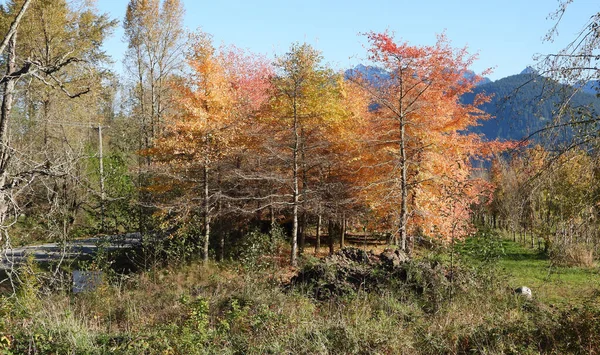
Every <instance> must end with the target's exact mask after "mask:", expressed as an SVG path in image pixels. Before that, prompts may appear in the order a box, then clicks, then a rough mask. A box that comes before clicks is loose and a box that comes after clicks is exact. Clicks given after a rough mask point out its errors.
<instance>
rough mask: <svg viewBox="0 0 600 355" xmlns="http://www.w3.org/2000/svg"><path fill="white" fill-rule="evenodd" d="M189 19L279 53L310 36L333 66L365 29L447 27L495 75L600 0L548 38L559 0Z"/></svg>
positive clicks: (586, 3)
mask: <svg viewBox="0 0 600 355" xmlns="http://www.w3.org/2000/svg"><path fill="white" fill-rule="evenodd" d="M183 3H184V7H185V9H186V15H185V26H186V27H187V28H188V29H189V30H196V29H197V28H199V27H200V28H202V30H203V31H205V32H208V33H210V34H212V35H213V36H214V39H215V42H216V43H217V44H220V43H227V44H235V45H236V46H238V47H241V48H248V49H250V50H252V51H254V52H258V53H263V54H267V55H269V56H273V55H275V54H283V53H285V52H286V50H287V48H289V46H290V44H291V43H293V42H297V41H298V42H308V43H310V44H312V45H313V46H314V47H316V48H317V49H319V50H321V51H322V52H323V56H324V57H325V60H326V61H327V62H328V63H329V64H330V65H331V66H332V67H334V68H338V69H344V68H348V67H352V66H354V65H356V64H357V63H359V62H361V59H362V58H364V57H365V49H364V48H363V45H364V44H365V40H364V38H363V37H361V36H358V33H360V32H367V31H371V30H373V31H384V30H386V29H389V30H391V31H394V32H395V34H396V38H397V39H402V40H406V41H408V42H409V43H411V44H414V45H425V44H433V43H434V42H435V39H436V37H435V36H436V34H437V33H440V32H442V31H446V34H447V36H448V38H449V39H450V40H451V41H452V43H453V45H454V46H456V47H462V46H465V45H467V46H468V47H469V49H470V50H471V52H479V60H478V61H477V63H476V64H475V65H474V66H473V70H475V71H476V72H481V71H483V70H485V69H486V68H490V67H491V68H494V71H493V73H492V74H491V75H489V77H490V78H491V79H493V80H495V79H499V78H502V77H505V76H508V75H512V74H517V73H519V72H520V71H521V70H523V69H524V68H525V67H526V66H527V65H529V64H533V63H534V62H533V60H532V57H533V55H534V54H536V53H550V52H554V51H556V50H557V49H558V48H561V47H563V46H564V45H565V44H566V43H568V40H569V39H572V38H573V37H574V35H575V33H576V32H577V31H579V30H581V28H582V26H583V25H584V23H585V22H586V20H587V19H588V18H589V16H591V15H592V14H594V13H596V12H598V11H600V2H599V1H598V0H575V1H574V3H573V4H571V6H570V7H569V11H568V12H567V14H566V16H565V17H564V19H563V23H562V25H561V27H560V36H559V38H558V40H557V41H555V42H554V43H543V42H542V39H543V37H544V35H545V34H546V32H547V30H548V29H549V28H550V27H551V26H552V24H553V22H552V21H551V20H549V19H547V17H548V15H549V14H550V13H551V12H552V11H554V10H555V9H556V7H557V5H558V1H557V0H503V1H497V0H493V1H492V0H445V1H442V0H410V1H406V0H396V1H393V0H368V1H354V0H346V1H338V0H333V1H325V0H322V1H318V0H294V1H288V0H279V1H276V0H269V1H267V0H255V1H252V0H246V1H244V0H230V1H222V0H212V1H200V0H183ZM126 6H127V0H97V7H98V8H99V10H100V11H101V12H106V13H108V14H109V15H110V16H111V17H112V18H116V19H119V20H122V19H123V16H124V13H125V8H126ZM122 37H123V32H122V30H121V29H119V30H117V31H116V32H115V34H114V36H113V37H112V38H111V39H110V40H109V41H108V42H107V43H106V45H105V48H106V50H107V51H108V52H109V53H110V54H111V55H112V56H113V57H114V60H115V61H116V63H115V65H116V66H117V69H118V71H121V70H120V66H121V61H122V56H123V52H124V51H125V48H126V44H125V43H123V42H122Z"/></svg>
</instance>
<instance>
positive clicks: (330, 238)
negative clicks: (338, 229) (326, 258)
mask: <svg viewBox="0 0 600 355" xmlns="http://www.w3.org/2000/svg"><path fill="white" fill-rule="evenodd" d="M334 229H335V228H334V226H333V220H331V219H330V220H329V224H328V226H327V234H328V235H327V237H328V238H327V239H328V242H329V255H333V252H334V251H335V250H334V246H333V236H334V235H335V230H334Z"/></svg>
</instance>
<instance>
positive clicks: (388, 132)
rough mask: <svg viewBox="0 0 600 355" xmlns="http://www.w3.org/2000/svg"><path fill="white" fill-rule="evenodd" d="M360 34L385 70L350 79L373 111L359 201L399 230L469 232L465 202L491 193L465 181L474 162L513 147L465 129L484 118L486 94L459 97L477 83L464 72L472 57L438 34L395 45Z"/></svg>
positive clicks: (481, 185)
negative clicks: (466, 99)
mask: <svg viewBox="0 0 600 355" xmlns="http://www.w3.org/2000/svg"><path fill="white" fill-rule="evenodd" d="M366 37H367V39H368V41H369V43H370V48H369V50H368V53H369V59H370V60H371V61H373V62H375V63H376V64H377V65H378V66H380V67H382V68H384V69H385V73H384V74H380V75H379V77H377V78H376V80H375V82H368V81H366V80H364V79H362V80H361V79H358V80H357V79H354V81H355V82H356V83H357V84H358V85H360V86H362V87H363V88H364V89H365V91H367V92H369V94H370V96H371V100H372V106H373V108H374V109H373V111H374V112H373V115H371V116H370V118H369V120H368V125H369V130H368V132H366V133H365V134H364V135H363V141H364V142H365V149H364V151H365V154H363V156H362V157H361V161H360V163H361V164H362V166H361V167H360V169H361V170H362V171H363V180H364V182H365V184H364V189H363V192H364V194H365V198H366V199H367V200H368V201H371V202H370V204H371V206H372V207H373V208H375V209H377V210H380V211H382V212H383V214H384V215H389V214H395V218H396V220H398V221H399V222H398V223H399V230H401V234H402V233H408V234H409V235H411V234H414V233H417V232H421V233H424V234H426V235H429V236H437V237H441V238H443V239H449V238H451V237H460V236H463V235H465V234H467V233H469V232H470V231H471V228H470V225H469V220H470V218H469V214H470V206H471V204H473V203H475V202H477V201H478V200H479V196H480V195H482V194H488V195H489V193H490V192H489V191H490V186H489V185H488V184H487V183H485V182H484V181H483V180H477V179H472V178H471V175H472V172H473V168H472V160H473V159H484V158H486V157H487V156H489V155H490V154H491V153H494V152H498V151H501V150H503V149H506V148H509V147H511V146H512V143H502V142H485V141H483V140H482V138H481V137H480V136H478V135H476V134H469V133H466V132H467V130H468V129H469V128H470V127H472V126H476V125H477V124H478V121H480V120H485V119H489V115H487V114H485V113H484V112H483V111H482V110H480V109H479V108H478V107H477V105H480V104H482V103H485V102H487V101H488V100H489V97H487V96H485V95H478V96H477V97H476V99H475V100H474V102H473V104H464V103H462V102H461V96H462V95H463V94H465V93H468V92H471V90H472V89H473V88H474V87H475V85H476V84H477V82H478V81H479V80H481V78H480V77H479V76H477V75H473V74H472V73H471V72H470V71H469V67H470V66H471V65H472V63H473V61H474V60H475V59H476V56H472V55H469V53H468V51H467V49H466V48H460V49H455V48H453V47H451V45H450V42H449V41H448V39H447V38H446V36H445V35H444V34H442V35H439V36H438V41H437V43H436V44H435V45H433V46H421V47H419V46H411V45H409V44H408V43H397V42H395V40H394V38H393V36H392V35H390V34H389V33H387V32H384V33H375V32H370V33H367V34H366ZM404 206H406V208H404ZM402 230H406V232H402Z"/></svg>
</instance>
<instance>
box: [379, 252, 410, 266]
mask: <svg viewBox="0 0 600 355" xmlns="http://www.w3.org/2000/svg"><path fill="white" fill-rule="evenodd" d="M379 260H380V261H381V263H382V264H383V265H384V266H385V267H386V268H387V269H388V270H393V269H395V268H397V267H399V266H400V265H402V264H404V263H406V262H408V261H409V260H410V259H409V257H408V255H406V253H404V252H402V251H400V250H398V249H396V250H393V249H385V250H384V251H383V253H381V254H380V255H379Z"/></svg>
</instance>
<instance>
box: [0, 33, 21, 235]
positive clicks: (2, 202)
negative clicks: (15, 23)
mask: <svg viewBox="0 0 600 355" xmlns="http://www.w3.org/2000/svg"><path fill="white" fill-rule="evenodd" d="M16 46H17V32H14V33H13V34H12V36H11V38H10V40H9V42H8V58H7V66H6V75H7V76H9V75H10V74H11V73H13V72H14V71H15V70H16ZM17 79H18V78H9V79H8V80H7V81H6V83H5V84H4V95H3V97H2V109H1V111H0V187H4V186H5V185H6V179H7V174H8V164H9V161H10V158H11V154H10V149H9V148H8V120H9V118H10V112H11V111H12V105H13V99H14V91H15V83H16V81H17ZM0 191H1V192H0V224H3V223H4V221H5V219H6V216H7V213H8V207H9V198H8V196H7V194H6V190H5V189H2V190H0Z"/></svg>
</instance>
